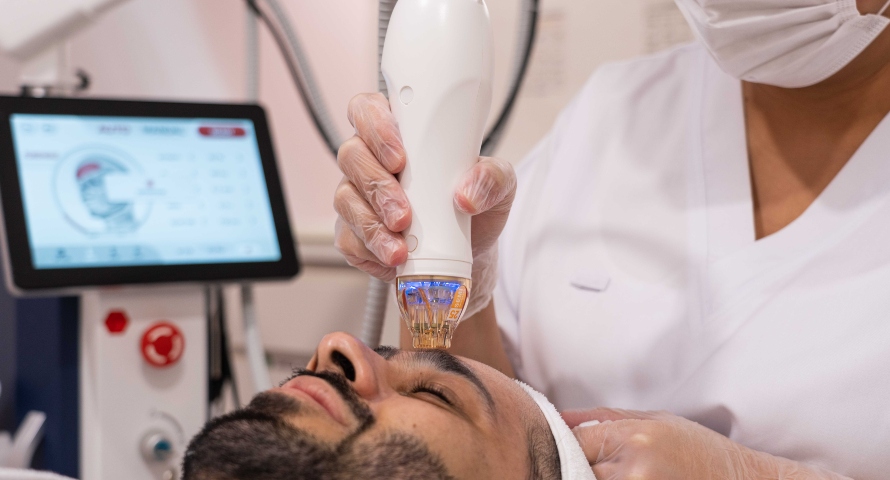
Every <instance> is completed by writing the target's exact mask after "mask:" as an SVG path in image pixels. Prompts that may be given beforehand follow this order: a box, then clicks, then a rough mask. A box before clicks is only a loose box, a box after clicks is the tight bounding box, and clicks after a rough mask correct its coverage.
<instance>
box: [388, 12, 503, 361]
mask: <svg viewBox="0 0 890 480" xmlns="http://www.w3.org/2000/svg"><path fill="white" fill-rule="evenodd" d="M493 67H494V58H493V46H492V33H491V22H490V19H489V15H488V7H487V6H486V4H485V1H484V0H399V2H398V3H397V4H396V6H395V10H394V11H393V13H392V18H391V20H390V23H389V29H388V30H387V33H386V42H385V44H384V48H383V63H382V65H381V69H382V71H383V76H384V78H385V79H386V84H387V87H388V91H389V102H390V106H391V108H392V112H393V114H394V115H395V117H396V120H398V122H399V130H400V131H401V134H402V141H403V142H404V145H405V150H406V153H407V166H406V167H405V170H404V171H402V173H401V176H400V182H401V184H402V187H403V188H404V189H405V192H406V193H407V194H408V200H409V201H410V202H411V207H412V221H411V226H410V227H409V228H408V230H406V231H405V232H404V235H405V239H406V241H407V242H408V251H409V253H408V261H407V263H405V264H404V265H402V266H401V267H399V269H398V272H397V274H398V279H397V284H398V289H397V296H398V303H399V307H400V309H401V314H402V318H403V319H404V320H405V321H406V322H407V324H408V327H409V329H410V330H411V334H412V336H413V338H414V346H415V347H416V348H448V347H450V346H451V338H452V335H453V333H454V329H455V328H456V327H457V325H458V323H459V322H460V319H461V316H462V315H463V312H464V309H465V308H466V305H467V301H468V299H469V295H470V290H471V287H472V285H471V282H470V278H471V273H472V268H473V253H472V246H471V243H470V216H469V215H466V214H464V213H461V212H460V211H459V210H457V209H456V208H455V206H454V192H455V188H456V186H457V182H458V179H459V178H460V177H461V176H462V175H463V174H464V173H465V172H467V171H468V170H469V169H470V168H471V167H472V166H473V165H474V164H475V163H476V162H477V161H478V159H479V151H480V148H481V145H482V138H483V135H484V129H485V124H486V121H487V119H488V114H489V110H490V109H491V96H492V93H491V89H492V85H491V84H492V82H491V77H492V71H493Z"/></svg>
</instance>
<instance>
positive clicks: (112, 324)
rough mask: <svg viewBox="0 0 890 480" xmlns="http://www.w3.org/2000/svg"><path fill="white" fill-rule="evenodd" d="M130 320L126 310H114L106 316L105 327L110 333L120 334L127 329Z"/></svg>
mask: <svg viewBox="0 0 890 480" xmlns="http://www.w3.org/2000/svg"><path fill="white" fill-rule="evenodd" d="M128 322H129V320H128V319H127V314H126V313H125V312H124V311H122V310H112V311H110V312H108V316H107V317H105V328H107V329H108V333H110V334H112V335H118V334H121V333H124V330H126V329H127V323H128Z"/></svg>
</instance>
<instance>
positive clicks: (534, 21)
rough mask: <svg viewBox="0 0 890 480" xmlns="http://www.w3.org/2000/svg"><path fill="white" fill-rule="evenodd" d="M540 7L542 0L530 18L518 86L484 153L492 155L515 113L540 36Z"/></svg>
mask: <svg viewBox="0 0 890 480" xmlns="http://www.w3.org/2000/svg"><path fill="white" fill-rule="evenodd" d="M539 6H540V0H534V2H533V4H532V12H531V18H530V20H531V27H530V30H529V34H528V38H527V39H526V42H525V45H524V50H525V52H524V53H523V58H522V65H521V66H520V67H519V78H518V79H517V80H516V84H514V85H513V89H512V91H511V92H510V94H509V96H508V97H507V102H506V103H504V107H503V109H501V113H500V115H498V119H497V121H496V122H495V124H494V126H493V127H492V128H491V131H490V132H488V135H486V137H485V140H484V141H483V142H482V151H483V152H486V153H491V150H493V149H494V148H495V145H496V144H497V142H498V140H499V139H500V136H501V133H502V131H503V129H504V127H505V126H506V125H507V120H508V119H509V118H510V114H511V113H513V107H514V106H516V99H517V98H518V97H519V91H520V90H521V89H522V84H523V83H524V82H525V77H526V74H527V73H528V66H529V65H530V64H531V57H532V49H533V48H534V46H535V38H536V37H537V34H538V7H539Z"/></svg>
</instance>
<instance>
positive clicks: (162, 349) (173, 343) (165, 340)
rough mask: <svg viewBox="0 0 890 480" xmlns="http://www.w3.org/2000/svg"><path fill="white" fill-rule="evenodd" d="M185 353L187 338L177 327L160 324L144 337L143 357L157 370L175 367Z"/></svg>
mask: <svg viewBox="0 0 890 480" xmlns="http://www.w3.org/2000/svg"><path fill="white" fill-rule="evenodd" d="M183 351H185V337H184V336H183V335H182V332H181V331H180V330H179V328H177V327H176V326H175V325H173V324H171V323H168V322H158V323H155V324H154V325H152V326H151V327H150V328H149V329H148V330H146V331H145V333H144V334H143V335H142V357H143V358H144V359H145V361H146V362H148V364H149V365H151V366H153V367H157V368H166V367H170V366H173V365H174V364H175V363H176V362H178V361H179V359H180V358H182V352H183Z"/></svg>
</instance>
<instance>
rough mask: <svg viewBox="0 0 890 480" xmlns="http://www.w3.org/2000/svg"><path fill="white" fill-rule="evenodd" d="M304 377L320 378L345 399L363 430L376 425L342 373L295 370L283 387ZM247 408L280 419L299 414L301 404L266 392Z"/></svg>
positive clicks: (368, 409)
mask: <svg viewBox="0 0 890 480" xmlns="http://www.w3.org/2000/svg"><path fill="white" fill-rule="evenodd" d="M304 375H307V376H310V377H315V378H320V379H322V380H324V381H325V382H327V383H328V385H330V386H331V387H333V389H334V391H336V392H337V394H338V395H339V396H340V398H341V399H343V401H344V402H345V403H346V405H347V407H349V410H350V411H351V412H352V414H353V415H354V416H355V418H356V419H358V421H359V424H360V425H361V430H365V429H367V428H368V427H370V426H371V424H373V423H374V414H373V413H371V409H370V408H368V406H367V405H366V404H365V402H363V401H362V399H361V397H360V396H359V394H358V392H356V391H355V389H354V388H353V387H352V384H351V383H350V382H349V380H347V379H346V377H345V376H344V375H343V374H341V373H338V372H332V371H320V372H316V371H312V370H308V369H305V368H297V369H294V371H293V375H291V377H290V378H288V379H287V380H285V381H284V382H282V385H284V384H285V383H287V382H288V381H290V380H292V379H294V378H296V377H300V376H304ZM285 402H286V403H285ZM247 408H249V409H251V410H254V411H258V412H261V413H266V414H269V415H273V416H275V417H279V418H280V417H282V416H286V415H290V414H295V413H297V412H299V410H300V403H299V402H297V401H296V400H294V399H293V398H291V397H287V396H284V395H280V394H274V393H270V392H264V393H261V394H259V395H257V396H256V397H255V398H254V399H253V401H251V402H250V405H248V407H247Z"/></svg>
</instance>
